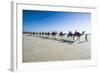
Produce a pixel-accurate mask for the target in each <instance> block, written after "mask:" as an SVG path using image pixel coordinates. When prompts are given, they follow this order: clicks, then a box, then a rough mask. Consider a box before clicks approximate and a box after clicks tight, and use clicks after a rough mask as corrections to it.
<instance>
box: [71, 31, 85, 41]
mask: <svg viewBox="0 0 100 73" xmlns="http://www.w3.org/2000/svg"><path fill="white" fill-rule="evenodd" d="M84 33H85V31H83V32H82V33H80V32H77V31H75V33H74V34H73V40H75V37H77V38H78V39H79V40H80V37H81V36H82V35H84Z"/></svg>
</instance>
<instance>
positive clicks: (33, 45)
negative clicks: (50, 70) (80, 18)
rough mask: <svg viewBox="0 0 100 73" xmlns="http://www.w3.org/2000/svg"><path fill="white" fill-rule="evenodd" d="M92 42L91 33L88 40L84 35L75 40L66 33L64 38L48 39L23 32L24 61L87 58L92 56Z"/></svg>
mask: <svg viewBox="0 0 100 73" xmlns="http://www.w3.org/2000/svg"><path fill="white" fill-rule="evenodd" d="M90 42H91V41H90V35H88V42H87V41H84V35H83V36H82V37H81V40H80V41H78V40H77V41H74V40H72V39H68V38H67V36H66V35H65V36H64V37H63V39H62V38H61V37H59V36H57V39H52V38H50V37H49V39H48V38H46V37H45V38H43V37H40V36H33V35H31V36H29V35H25V34H23V56H22V57H23V62H24V63H27V62H43V61H63V60H87V59H90V58H91V46H90Z"/></svg>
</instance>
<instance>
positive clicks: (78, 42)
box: [78, 41, 86, 44]
mask: <svg viewBox="0 0 100 73" xmlns="http://www.w3.org/2000/svg"><path fill="white" fill-rule="evenodd" d="M85 42H86V41H80V42H78V43H79V44H81V43H85Z"/></svg>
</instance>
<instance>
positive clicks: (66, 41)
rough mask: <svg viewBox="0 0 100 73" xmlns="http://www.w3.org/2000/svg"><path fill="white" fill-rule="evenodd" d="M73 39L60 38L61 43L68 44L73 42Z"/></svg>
mask: <svg viewBox="0 0 100 73" xmlns="http://www.w3.org/2000/svg"><path fill="white" fill-rule="evenodd" d="M74 42H75V41H71V40H64V39H63V40H61V43H68V44H73V43H74Z"/></svg>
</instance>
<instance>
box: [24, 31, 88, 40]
mask: <svg viewBox="0 0 100 73" xmlns="http://www.w3.org/2000/svg"><path fill="white" fill-rule="evenodd" d="M24 34H28V35H29V36H38V37H43V38H48V39H57V36H59V37H60V39H63V38H64V37H65V35H67V36H66V38H71V39H73V40H79V41H80V38H81V36H82V35H84V34H85V31H83V32H82V33H80V32H78V31H77V30H76V31H75V32H74V33H72V32H71V31H69V32H68V34H66V33H63V32H59V33H58V32H56V31H54V32H24ZM76 38H77V39H76ZM85 40H86V41H88V38H87V34H85Z"/></svg>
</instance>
